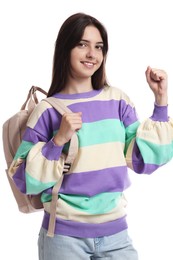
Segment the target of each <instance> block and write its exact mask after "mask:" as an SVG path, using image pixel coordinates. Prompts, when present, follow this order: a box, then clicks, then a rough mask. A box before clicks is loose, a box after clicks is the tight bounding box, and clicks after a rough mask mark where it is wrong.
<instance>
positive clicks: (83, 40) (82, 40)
mask: <svg viewBox="0 0 173 260" xmlns="http://www.w3.org/2000/svg"><path fill="white" fill-rule="evenodd" d="M80 41H81V42H87V43H89V42H90V41H88V40H85V39H81V40H80ZM96 44H103V42H96Z"/></svg>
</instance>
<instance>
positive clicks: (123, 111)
mask: <svg viewBox="0 0 173 260" xmlns="http://www.w3.org/2000/svg"><path fill="white" fill-rule="evenodd" d="M69 108H70V109H71V110H72V111H73V112H82V120H83V122H84V123H88V122H95V121H98V120H104V119H119V120H120V121H122V122H123V123H124V125H125V126H128V125H129V124H132V123H134V122H135V121H136V120H137V116H136V112H135V110H134V109H133V108H132V107H131V106H130V105H127V104H126V102H125V101H124V100H120V101H118V100H108V101H90V102H82V103H76V104H72V105H70V106H69ZM98 111H99V113H98Z"/></svg>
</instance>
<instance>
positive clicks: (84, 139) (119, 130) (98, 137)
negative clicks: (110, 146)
mask: <svg viewBox="0 0 173 260" xmlns="http://www.w3.org/2000/svg"><path fill="white" fill-rule="evenodd" d="M78 136H79V140H80V147H82V146H89V145H94V144H102V143H107V142H123V143H124V140H125V129H124V126H123V124H122V123H121V122H120V121H119V120H117V119H107V120H101V121H97V122H93V123H83V124H82V128H81V129H80V130H79V131H78Z"/></svg>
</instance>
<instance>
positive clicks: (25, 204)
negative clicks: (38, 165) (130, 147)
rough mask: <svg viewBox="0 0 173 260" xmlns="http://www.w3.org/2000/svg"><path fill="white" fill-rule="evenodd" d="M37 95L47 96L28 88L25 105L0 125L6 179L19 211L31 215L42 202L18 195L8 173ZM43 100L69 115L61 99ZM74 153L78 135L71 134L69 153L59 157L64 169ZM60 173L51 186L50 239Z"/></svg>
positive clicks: (37, 209)
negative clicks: (61, 159)
mask: <svg viewBox="0 0 173 260" xmlns="http://www.w3.org/2000/svg"><path fill="white" fill-rule="evenodd" d="M36 92H41V93H42V94H44V95H47V93H46V91H44V90H43V89H42V88H40V87H35V86H32V87H31V89H30V90H29V93H28V95H27V98H26V100H25V102H24V104H23V105H22V107H21V109H20V111H19V112H17V113H16V114H14V115H13V116H12V117H10V118H9V119H7V120H6V122H5V123H4V124H3V129H2V139H3V148H4V156H5V159H6V163H7V169H6V173H7V178H8V181H9V183H10V186H11V189H12V192H13V195H14V198H15V200H16V202H17V205H18V208H19V211H21V212H23V213H31V212H36V211H40V210H42V209H43V204H42V203H41V200H40V195H26V194H24V193H22V192H20V191H19V190H18V189H17V187H16V185H15V183H14V182H13V179H12V178H11V174H10V173H9V169H10V166H11V164H12V161H13V158H14V156H15V153H16V151H17V149H18V147H19V145H20V143H21V141H22V136H23V133H24V130H25V128H26V123H27V120H28V118H29V116H30V114H31V112H32V111H33V109H34V108H35V106H36V105H37V104H38V102H39V101H38V98H37V93H36ZM44 100H45V101H47V102H48V103H49V104H50V105H52V106H53V107H54V108H55V109H56V110H57V111H58V112H59V113H60V114H61V115H63V114H64V113H65V112H71V110H70V109H68V108H67V107H66V106H65V105H64V104H63V103H62V102H61V101H60V100H57V98H54V97H49V98H45V99H44ZM77 152H78V138H77V135H76V134H74V135H73V136H72V139H71V141H70V147H69V151H68V154H67V155H64V154H63V155H62V158H63V164H64V167H66V169H67V167H68V166H69V165H71V164H72V163H73V161H74V160H75V157H76V155H77ZM61 174H62V178H61V180H60V181H58V183H57V184H56V185H55V186H54V188H53V191H52V202H51V212H50V222H49V230H48V235H49V236H53V234H54V226H55V217H56V203H57V198H58V196H57V194H58V190H59V188H60V186H61V183H62V181H63V172H62V173H61Z"/></svg>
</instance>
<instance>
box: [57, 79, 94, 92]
mask: <svg viewBox="0 0 173 260" xmlns="http://www.w3.org/2000/svg"><path fill="white" fill-rule="evenodd" d="M91 90H93V87H92V84H91V78H90V79H86V80H81V81H79V80H78V81H76V80H74V79H72V78H70V80H68V82H67V84H66V86H65V88H64V89H63V90H62V91H61V93H64V94H77V93H84V92H89V91H91Z"/></svg>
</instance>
